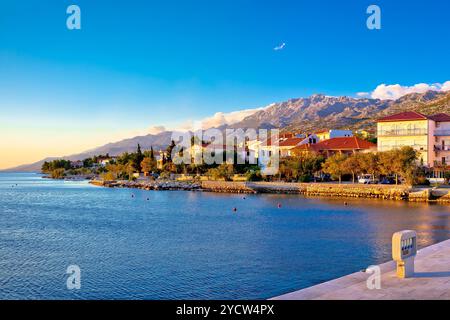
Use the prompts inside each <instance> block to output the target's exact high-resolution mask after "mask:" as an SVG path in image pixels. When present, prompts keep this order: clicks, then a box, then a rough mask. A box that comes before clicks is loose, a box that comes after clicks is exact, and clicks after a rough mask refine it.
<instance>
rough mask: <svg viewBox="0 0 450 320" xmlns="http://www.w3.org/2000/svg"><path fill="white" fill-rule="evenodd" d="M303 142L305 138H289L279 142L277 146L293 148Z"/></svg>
mask: <svg viewBox="0 0 450 320" xmlns="http://www.w3.org/2000/svg"><path fill="white" fill-rule="evenodd" d="M303 140H305V138H289V139H286V140H283V141H280V144H279V146H280V147H295V146H296V145H298V144H299V143H300V142H302V141H303Z"/></svg>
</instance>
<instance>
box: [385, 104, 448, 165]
mask: <svg viewBox="0 0 450 320" xmlns="http://www.w3.org/2000/svg"><path fill="white" fill-rule="evenodd" d="M377 135H378V151H388V150H392V149H395V148H400V147H403V146H410V147H413V148H414V149H415V150H416V151H418V153H419V159H420V161H421V162H422V163H423V164H424V165H426V166H428V167H430V168H438V167H444V168H445V167H447V166H449V164H450V116H449V115H447V114H445V113H440V114H436V115H432V116H426V115H424V114H422V113H419V112H414V111H409V112H402V113H397V114H394V115H390V116H387V117H384V118H381V119H378V121H377Z"/></svg>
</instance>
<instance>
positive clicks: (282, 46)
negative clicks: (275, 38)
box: [273, 42, 286, 51]
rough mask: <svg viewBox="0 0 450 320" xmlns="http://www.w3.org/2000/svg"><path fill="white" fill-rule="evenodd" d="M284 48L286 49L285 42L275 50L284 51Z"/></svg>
mask: <svg viewBox="0 0 450 320" xmlns="http://www.w3.org/2000/svg"><path fill="white" fill-rule="evenodd" d="M284 47H286V43H284V42H283V43H282V44H280V45H279V46H276V47H275V48H273V50H275V51H279V50H283V49H284Z"/></svg>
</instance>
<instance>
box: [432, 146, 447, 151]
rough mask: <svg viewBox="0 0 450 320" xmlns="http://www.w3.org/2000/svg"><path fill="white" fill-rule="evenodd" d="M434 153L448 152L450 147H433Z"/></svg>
mask: <svg viewBox="0 0 450 320" xmlns="http://www.w3.org/2000/svg"><path fill="white" fill-rule="evenodd" d="M434 151H436V152H438V151H450V146H442V145H435V146H434Z"/></svg>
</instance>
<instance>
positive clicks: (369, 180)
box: [358, 174, 378, 184]
mask: <svg viewBox="0 0 450 320" xmlns="http://www.w3.org/2000/svg"><path fill="white" fill-rule="evenodd" d="M358 183H361V184H377V183H378V180H377V179H375V178H374V177H373V175H371V174H363V175H362V176H359V177H358Z"/></svg>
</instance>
